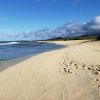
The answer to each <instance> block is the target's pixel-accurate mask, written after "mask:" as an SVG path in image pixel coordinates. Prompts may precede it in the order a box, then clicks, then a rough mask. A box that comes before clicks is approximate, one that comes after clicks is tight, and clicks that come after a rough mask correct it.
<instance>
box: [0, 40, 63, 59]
mask: <svg viewBox="0 0 100 100" xmlns="http://www.w3.org/2000/svg"><path fill="white" fill-rule="evenodd" d="M61 47H63V46H61V45H57V44H53V43H43V42H33V41H32V42H31V41H27V42H25V41H24V42H23V41H21V42H0V61H4V60H12V59H16V58H21V57H24V56H28V55H36V54H38V53H42V52H46V51H50V50H55V49H58V48H61Z"/></svg>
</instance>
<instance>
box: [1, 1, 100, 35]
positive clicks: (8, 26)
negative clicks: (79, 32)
mask: <svg viewBox="0 0 100 100" xmlns="http://www.w3.org/2000/svg"><path fill="white" fill-rule="evenodd" d="M99 15H100V1H99V0H0V34H1V35H3V34H9V35H15V34H20V33H22V32H31V31H35V30H39V29H43V28H50V29H55V28H56V27H59V26H61V25H63V24H65V23H67V22H70V21H75V22H77V23H85V22H88V21H90V20H91V19H93V18H94V17H96V16H99Z"/></svg>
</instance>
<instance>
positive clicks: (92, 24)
mask: <svg viewBox="0 0 100 100" xmlns="http://www.w3.org/2000/svg"><path fill="white" fill-rule="evenodd" d="M90 33H100V16H97V17H95V18H94V19H92V20H90V21H88V22H85V24H77V23H74V22H68V23H66V24H64V25H62V26H60V27H57V28H56V29H54V30H50V29H49V28H44V29H40V30H37V31H31V32H21V33H18V34H16V35H14V36H11V35H9V34H3V33H0V40H1V39H2V40H3V39H4V40H6V39H7V40H8V38H10V39H11V40H13V39H15V40H44V39H49V38H55V37H68V36H79V35H83V34H90Z"/></svg>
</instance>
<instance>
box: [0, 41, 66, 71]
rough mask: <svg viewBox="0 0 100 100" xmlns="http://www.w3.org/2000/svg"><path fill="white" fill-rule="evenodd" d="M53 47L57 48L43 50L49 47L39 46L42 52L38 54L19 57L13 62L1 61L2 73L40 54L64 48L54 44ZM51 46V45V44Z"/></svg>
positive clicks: (47, 42) (12, 60)
mask: <svg viewBox="0 0 100 100" xmlns="http://www.w3.org/2000/svg"><path fill="white" fill-rule="evenodd" d="M38 42H41V45H42V43H43V45H44V44H45V43H46V44H49V41H45V42H44V41H43V42H42V41H38ZM50 43H52V42H50ZM52 44H53V45H55V46H56V47H53V46H52V47H51V48H49V49H43V50H42V49H41V48H44V47H46V48H47V47H48V46H46V45H44V46H41V45H40V46H38V47H40V51H39V52H37V53H33V54H28V55H26V56H23V57H19V58H15V59H11V60H1V61H0V72H2V71H3V70H5V69H7V68H9V67H11V66H14V65H16V64H18V63H21V62H23V61H26V60H28V59H30V58H32V57H34V56H37V55H39V54H42V53H44V52H49V51H54V50H57V49H61V48H64V46H63V45H56V44H54V43H52ZM50 45H51V44H50ZM33 50H34V48H33Z"/></svg>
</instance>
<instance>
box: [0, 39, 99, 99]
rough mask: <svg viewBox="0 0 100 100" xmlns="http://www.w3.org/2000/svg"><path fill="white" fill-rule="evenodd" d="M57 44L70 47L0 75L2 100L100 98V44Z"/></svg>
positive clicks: (47, 54)
mask: <svg viewBox="0 0 100 100" xmlns="http://www.w3.org/2000/svg"><path fill="white" fill-rule="evenodd" d="M84 42H85V43H84ZM53 43H57V44H60V45H66V46H67V47H66V48H62V49H57V50H53V51H49V52H44V53H41V54H39V55H36V56H33V57H31V58H29V59H27V60H25V61H23V62H21V63H18V64H16V65H14V66H12V67H9V68H8V69H6V70H4V71H2V72H0V100H95V99H96V100H99V99H100V59H99V58H100V52H98V50H99V48H100V45H99V43H100V42H86V41H54V42H53ZM94 45H95V46H94ZM77 53H78V54H77ZM94 56H95V57H96V58H93V57H94ZM74 57H75V58H74ZM78 58H80V60H79V59H78ZM86 61H87V62H88V63H89V64H90V65H89V66H87V62H86ZM95 63H96V66H94V64H95Z"/></svg>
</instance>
